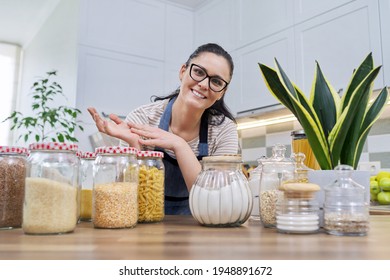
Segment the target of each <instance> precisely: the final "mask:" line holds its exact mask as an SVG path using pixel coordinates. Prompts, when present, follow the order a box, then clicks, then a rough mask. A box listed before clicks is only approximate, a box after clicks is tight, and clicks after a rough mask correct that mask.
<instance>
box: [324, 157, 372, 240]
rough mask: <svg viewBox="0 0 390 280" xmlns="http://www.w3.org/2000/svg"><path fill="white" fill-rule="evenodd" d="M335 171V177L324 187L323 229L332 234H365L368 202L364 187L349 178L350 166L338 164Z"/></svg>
mask: <svg viewBox="0 0 390 280" xmlns="http://www.w3.org/2000/svg"><path fill="white" fill-rule="evenodd" d="M335 172H336V175H337V179H336V180H335V181H334V182H333V183H332V184H330V185H328V186H326V187H325V202H324V228H325V231H326V232H327V233H329V234H333V235H351V236H363V235H367V233H368V230H369V204H368V202H367V201H366V199H365V189H364V187H363V186H361V185H359V184H358V183H356V182H354V181H353V180H352V179H351V175H352V172H353V168H352V167H351V166H348V165H339V166H337V167H336V168H335Z"/></svg>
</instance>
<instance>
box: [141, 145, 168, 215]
mask: <svg viewBox="0 0 390 280" xmlns="http://www.w3.org/2000/svg"><path fill="white" fill-rule="evenodd" d="M163 157H164V153H162V152H157V151H139V152H138V164H139V183H138V222H139V223H153V222H160V221H162V220H163V219H164V176H165V171H164V163H163V161H162V158H163Z"/></svg>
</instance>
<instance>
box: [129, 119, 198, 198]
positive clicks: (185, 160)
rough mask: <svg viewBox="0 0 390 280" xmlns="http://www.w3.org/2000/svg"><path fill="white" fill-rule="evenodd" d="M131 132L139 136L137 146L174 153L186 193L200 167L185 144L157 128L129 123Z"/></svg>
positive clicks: (176, 137) (179, 138) (178, 138)
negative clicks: (156, 148)
mask: <svg viewBox="0 0 390 280" xmlns="http://www.w3.org/2000/svg"><path fill="white" fill-rule="evenodd" d="M129 127H131V131H132V132H133V133H135V134H137V135H139V136H140V138H139V144H140V145H146V146H155V147H156V146H157V147H161V148H163V149H168V150H171V151H172V152H174V153H175V156H176V159H177V163H178V164H179V168H180V170H181V173H182V175H183V178H184V181H185V183H186V186H187V189H188V191H190V190H191V187H192V185H193V184H194V183H195V180H196V178H197V176H198V174H199V172H200V171H201V165H200V163H199V161H198V159H197V158H196V156H195V154H194V152H193V151H192V149H191V147H190V146H189V145H188V144H187V142H186V141H185V140H184V139H183V138H181V137H179V136H177V135H175V134H173V133H170V132H167V131H165V130H163V129H160V128H157V127H151V126H148V125H139V124H132V123H129Z"/></svg>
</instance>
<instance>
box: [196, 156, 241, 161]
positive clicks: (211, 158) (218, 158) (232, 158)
mask: <svg viewBox="0 0 390 280" xmlns="http://www.w3.org/2000/svg"><path fill="white" fill-rule="evenodd" d="M202 161H204V162H237V163H241V162H242V157H241V155H223V156H207V157H203V158H202Z"/></svg>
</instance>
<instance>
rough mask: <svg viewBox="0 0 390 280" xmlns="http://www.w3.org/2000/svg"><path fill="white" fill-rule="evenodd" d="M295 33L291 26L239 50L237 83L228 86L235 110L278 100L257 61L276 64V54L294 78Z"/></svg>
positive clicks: (236, 58)
mask: <svg viewBox="0 0 390 280" xmlns="http://www.w3.org/2000/svg"><path fill="white" fill-rule="evenodd" d="M293 35H294V33H293V29H292V28H290V29H287V30H285V31H282V32H279V33H277V34H275V35H273V36H271V37H267V38H266V39H263V40H261V41H258V42H256V43H254V44H251V45H249V46H246V47H244V48H242V49H239V50H238V51H237V52H236V54H235V63H236V70H235V74H234V77H233V80H234V86H232V88H231V89H229V91H230V92H231V94H228V96H227V98H228V99H227V100H229V104H234V105H235V108H234V110H235V112H242V111H248V110H252V109H256V108H260V107H264V106H268V105H274V104H278V103H279V102H278V100H277V99H276V98H275V97H274V96H273V95H272V94H271V93H270V92H269V90H268V88H267V86H266V84H265V82H264V79H263V76H262V74H261V71H260V68H259V65H258V63H262V64H265V65H268V66H270V67H272V68H274V58H276V59H277V60H278V61H279V63H280V64H281V65H282V67H283V69H284V70H285V71H286V72H287V73H288V75H289V76H290V77H291V79H294V78H295V73H294V72H295V62H294V55H295V53H294V38H293ZM232 109H233V108H232Z"/></svg>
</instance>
